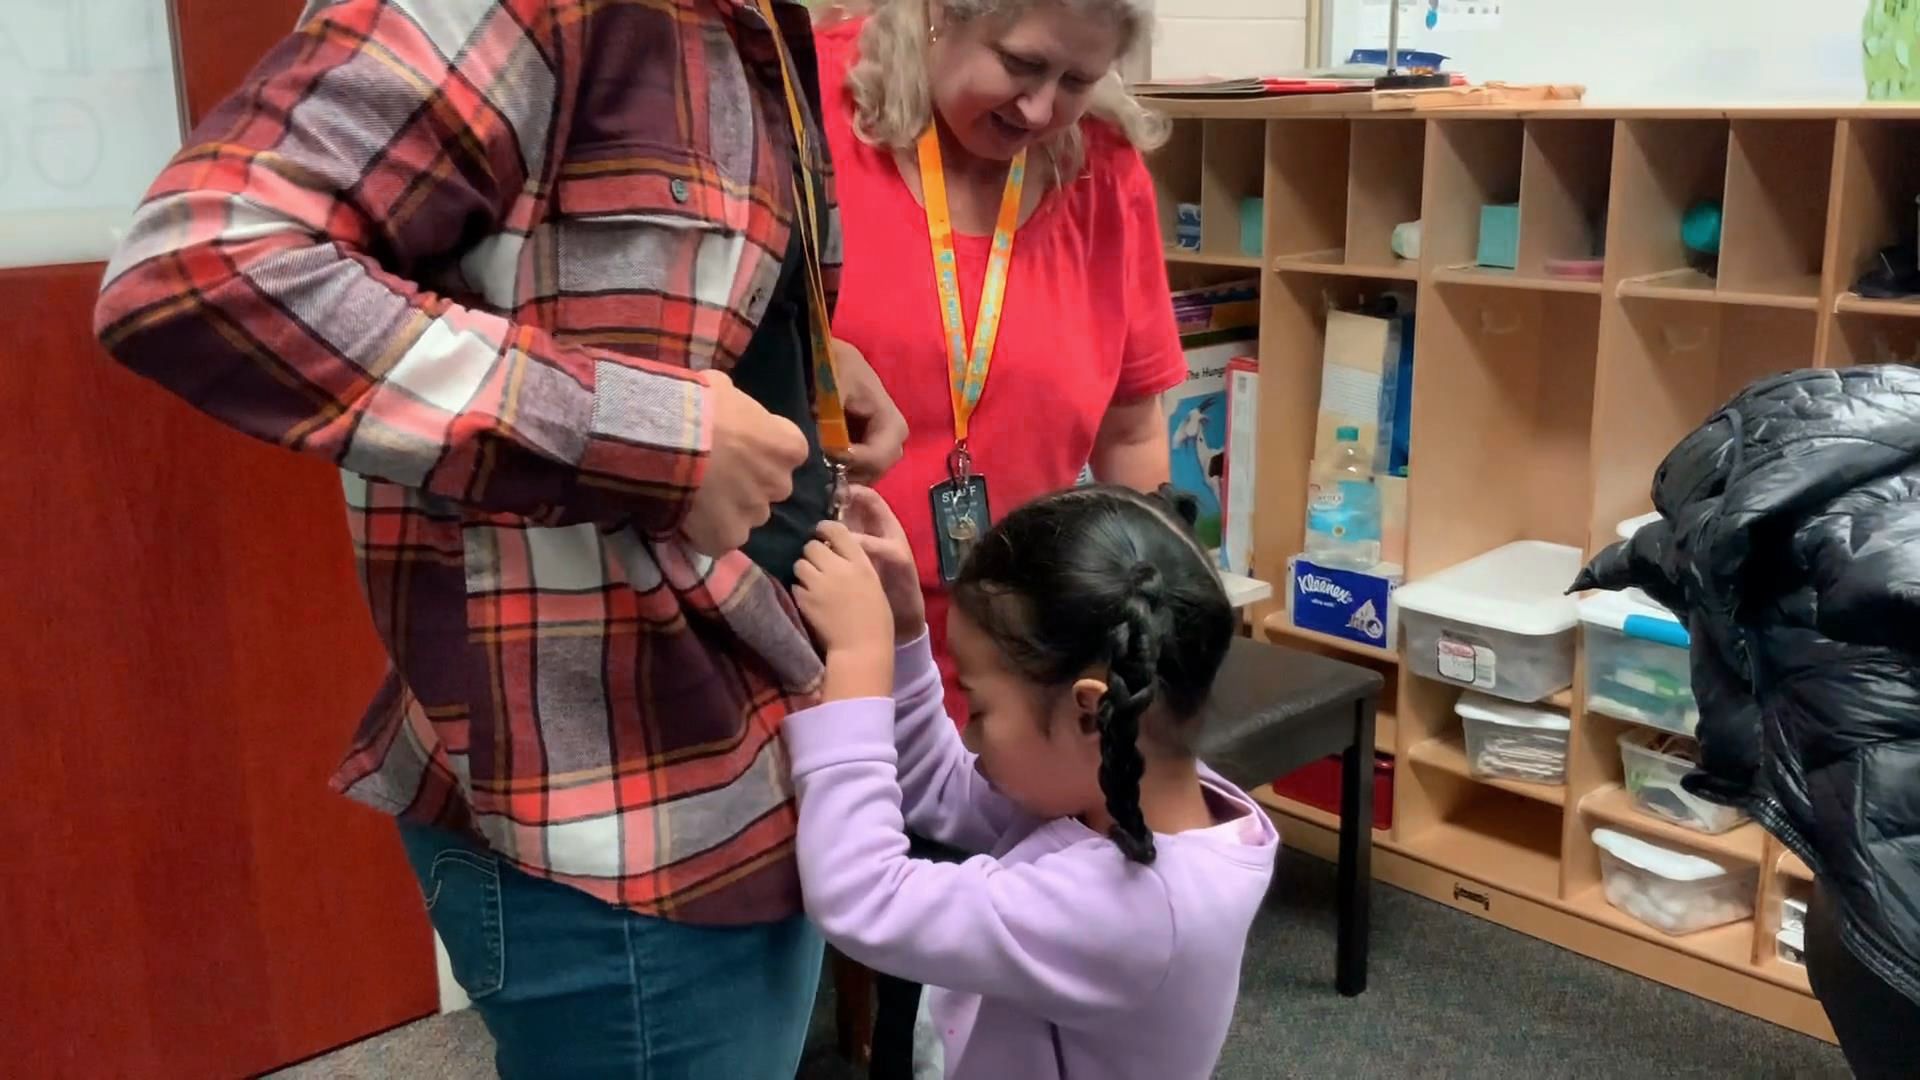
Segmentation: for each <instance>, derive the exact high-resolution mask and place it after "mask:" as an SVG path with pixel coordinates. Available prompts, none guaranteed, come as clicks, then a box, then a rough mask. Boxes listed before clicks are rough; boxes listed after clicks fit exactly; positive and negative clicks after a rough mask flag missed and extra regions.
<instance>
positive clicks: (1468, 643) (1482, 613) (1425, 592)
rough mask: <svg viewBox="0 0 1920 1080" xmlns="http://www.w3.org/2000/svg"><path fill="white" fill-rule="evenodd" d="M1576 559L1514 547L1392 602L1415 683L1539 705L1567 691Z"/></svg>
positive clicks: (1425, 582) (1566, 553) (1553, 549)
mask: <svg viewBox="0 0 1920 1080" xmlns="http://www.w3.org/2000/svg"><path fill="white" fill-rule="evenodd" d="M1579 572H1580V550H1579V549H1578V548H1571V547H1567V546H1565V545H1562V544H1549V543H1545V542H1543V541H1539V540H1521V541H1518V542H1516V543H1512V544H1508V545H1506V546H1504V547H1499V548H1495V549H1494V550H1492V551H1489V552H1487V553H1486V554H1484V555H1480V556H1477V557H1475V558H1472V559H1468V560H1467V561H1466V562H1463V563H1460V564H1459V565H1457V566H1451V567H1448V568H1447V569H1445V570H1442V571H1440V572H1439V573H1437V574H1434V575H1432V576H1430V577H1427V578H1424V579H1422V580H1420V581H1416V582H1414V583H1412V584H1411V585H1403V586H1401V587H1400V589H1399V591H1397V592H1395V593H1394V594H1393V599H1394V603H1395V604H1397V605H1399V608H1400V625H1401V626H1403V627H1405V628H1406V635H1407V664H1408V665H1409V667H1410V669H1411V670H1412V671H1413V673H1414V674H1415V675H1419V676H1422V677H1425V678H1428V679H1438V680H1440V681H1442V682H1451V683H1455V684H1458V685H1462V686H1471V687H1473V688H1474V689H1476V690H1484V691H1486V692H1487V693H1489V694H1492V695H1494V696H1495V697H1503V698H1506V699H1508V700H1509V701H1539V700H1540V699H1541V698H1544V697H1548V696H1550V695H1552V694H1555V693H1557V692H1559V691H1561V690H1564V689H1566V688H1567V687H1569V686H1571V685H1573V627H1574V624H1575V623H1576V622H1577V621H1578V618H1577V614H1578V608H1577V605H1576V603H1575V601H1574V599H1573V598H1572V597H1569V596H1567V595H1565V593H1566V591H1567V586H1569V585H1571V584H1573V579H1574V576H1575V575H1576V574H1578V573H1579Z"/></svg>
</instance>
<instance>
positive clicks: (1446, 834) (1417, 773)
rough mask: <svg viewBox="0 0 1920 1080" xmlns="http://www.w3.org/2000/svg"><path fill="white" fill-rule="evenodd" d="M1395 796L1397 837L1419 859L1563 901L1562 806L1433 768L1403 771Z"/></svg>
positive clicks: (1518, 892)
mask: <svg viewBox="0 0 1920 1080" xmlns="http://www.w3.org/2000/svg"><path fill="white" fill-rule="evenodd" d="M1394 795H1395V797H1396V800H1397V801H1396V803H1395V806H1394V836H1395V838H1396V843H1397V844H1398V845H1399V846H1400V847H1402V848H1404V849H1406V851H1407V852H1408V853H1409V854H1411V855H1413V856H1414V857H1415V858H1419V859H1423V860H1426V861H1428V862H1431V863H1434V864H1435V865H1438V866H1448V867H1461V868H1467V867H1471V868H1472V869H1471V870H1468V871H1465V872H1467V873H1469V874H1471V876H1473V877H1475V878H1478V879H1480V880H1482V881H1484V882H1486V883H1487V884H1488V885H1492V886H1494V887H1496V888H1499V889H1502V890H1505V891H1506V892H1509V893H1513V894H1515V895H1517V896H1522V897H1526V898H1528V899H1532V900H1541V901H1549V902H1550V901H1553V900H1557V899H1558V897H1559V879H1560V813H1561V811H1560V807H1558V806H1556V805H1553V804H1552V803H1548V802H1541V801H1538V800H1535V799H1531V798H1527V797H1526V796H1524V795H1519V794H1515V793H1513V792H1511V791H1506V790H1503V789H1501V788H1497V787H1493V786H1491V785H1487V784H1482V783H1479V782H1477V781H1475V780H1473V779H1470V778H1468V777H1465V776H1456V775H1454V774H1452V773H1449V772H1444V771H1441V770H1436V769H1430V768H1416V769H1403V770H1401V772H1400V775H1399V778H1398V783H1397V784H1396V787H1395V791H1394Z"/></svg>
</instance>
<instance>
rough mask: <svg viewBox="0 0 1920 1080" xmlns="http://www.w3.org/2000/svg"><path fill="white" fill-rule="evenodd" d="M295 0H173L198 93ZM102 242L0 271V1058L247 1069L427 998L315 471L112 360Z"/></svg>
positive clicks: (256, 50)
mask: <svg viewBox="0 0 1920 1080" xmlns="http://www.w3.org/2000/svg"><path fill="white" fill-rule="evenodd" d="M298 8H299V3H298V0H177V11H176V12H175V15H176V17H177V24H178V32H179V47H180V55H181V57H182V63H181V70H182V71H183V72H184V73H185V78H184V79H183V83H184V88H185V91H186V102H187V105H188V109H189V112H190V114H191V115H193V116H195V117H197V116H199V115H201V114H203V113H204V112H205V111H206V110H207V109H208V108H209V107H210V106H211V105H213V104H214V103H215V102H217V101H218V100H219V97H220V96H221V95H223V94H224V93H226V92H227V91H228V90H229V89H230V88H232V87H233V86H235V85H237V84H238V83H239V81H240V79H241V77H242V76H243V75H244V73H245V72H246V70H247V69H248V68H249V67H250V66H251V65H252V64H253V62H254V60H255V59H256V58H257V57H258V56H259V55H260V54H261V53H262V52H263V51H264V50H265V49H266V47H267V46H268V45H269V44H270V43H271V42H272V41H273V40H274V39H276V38H277V37H278V36H280V35H282V34H284V33H285V32H286V31H287V30H288V29H289V28H290V27H291V26H292V25H293V22H294V19H295V17H296V15H297V14H298ZM101 272H102V267H101V266H99V265H97V264H94V265H77V266H58V267H38V268H28V269H16V270H7V271H0V327H3V328H4V333H0V462H4V465H0V506H4V507H5V508H6V511H7V517H6V520H5V522H4V523H3V524H0V725H4V726H3V727H0V798H3V799H4V804H3V805H4V809H0V822H4V823H5V825H4V828H5V833H6V839H5V842H4V844H0V1027H4V1032H5V1033H4V1035H0V1046H4V1047H5V1057H6V1059H7V1064H6V1065H4V1066H0V1073H6V1074H7V1075H12V1076H24V1077H35V1078H38V1077H69V1076H70V1077H88V1078H91V1077H107V1076H138V1077H143V1078H146V1077H152V1078H166V1077H216V1076H238V1075H244V1074H248V1073H253V1072H258V1071H262V1070H265V1069H269V1068H272V1067H275V1066H277V1065H281V1064H285V1063H288V1062H291V1061H295V1060H298V1059H301V1058H304V1057H307V1056H310V1055H312V1054H315V1053H318V1052H320V1051H322V1050H326V1049H329V1048H331V1047H334V1046H338V1045H341V1044H343V1043H346V1042H351V1041H353V1040H355V1039H358V1038H360V1037H362V1036H365V1035H368V1034H371V1033H373V1032H376V1031H379V1030H382V1029H385V1028H388V1027H391V1026H393V1025H395V1024H398V1023H401V1022H404V1021H406V1020H409V1019H413V1018H415V1017H419V1016H423V1015H426V1014H429V1013H431V1012H432V1011H433V1010H434V1008H435V1003H436V986H435V975H434V962H433V946H432V937H431V934H430V931H429V930H428V927H427V923H426V919H425V916H424V914H423V913H422V910H421V904H420V898H419V893H418V890H417V889H416V888H415V886H414V884H413V881H412V879H411V877H410V876H409V875H408V873H407V870H406V866H405V862H404V859H403V858H402V856H401V853H400V849H399V845H398V842H397V840H396V838H395V836H394V831H393V826H392V823H391V821H389V820H388V819H386V818H384V817H382V816H380V815H378V814H375V813H373V812H371V811H368V810H364V809H361V808H359V807H357V806H354V805H353V804H350V803H348V802H347V801H345V800H343V799H341V798H339V797H338V796H335V795H333V794H332V793H331V792H330V791H329V790H328V789H327V787H326V778H327V775H328V773H329V772H330V771H331V769H332V767H333V765H334V763H335V761H336V759H337V757H338V755H339V754H340V752H341V750H342V749H343V748H344V747H345V745H346V742H347V739H348V737H349V735H350V734H351V732H352V729H353V727H354V724H355V723H356V722H357V720H358V718H359V715H360V711H361V709H362V707H363V706H364V704H365V703H366V701H367V699H368V697H369V695H370V694H371V692H372V691H373V689H374V687H375V686H376V685H377V683H378V681H379V678H380V675H381V673H382V671H383V667H384V660H383V657H382V653H381V650H380V646H379V642H378V640H377V639H376V637H375V636H374V634H373V630H372V625H371V621H370V619H369V617H368V615H367V613H366V610H365V608H364V606H363V604H362V602H361V599H360V595H359V592H358V589H357V585H356V583H355V580H354V576H353V571H352V566H351V562H350V552H349V549H348V544H347V539H346V535H345V527H344V519H343V515H342V510H341V507H340V487H339V481H338V478H337V476H336V474H335V473H334V472H333V471H332V470H331V469H329V468H327V467H326V466H324V465H322V464H319V463H315V462H311V461H305V460H300V459H296V458H295V457H293V456H292V455H290V454H287V453H284V452H282V451H278V450H275V449H272V448H270V447H266V446H263V445H260V444H257V443H254V442H251V441H249V440H247V439H246V438H244V437H242V436H240V435H237V434H235V433H233V432H230V431H228V430H226V429H224V428H222V427H220V426H218V425H216V424H215V423H213V422H212V421H209V420H207V419H205V418H204V417H202V416H200V415H199V414H197V413H195V412H193V411H192V410H190V409H188V408H187V407H186V406H185V405H183V404H181V403H180V402H178V401H176V400H175V399H173V398H172V397H170V396H168V395H167V394H165V393H163V392H161V391H160V390H158V389H157V388H155V387H153V386H151V385H149V384H147V383H145V382H143V381H141V380H140V379H138V378H135V377H134V376H132V375H131V374H129V373H127V372H126V371H124V370H122V369H120V368H118V367H116V366H115V365H113V364H112V363H111V362H109V361H108V360H107V358H106V357H105V356H104V355H103V354H102V352H101V350H100V349H99V347H98V346H97V345H96V344H95V341H94V339H93V335H92V332H91V323H92V308H93V300H94V295H95V293H96V290H97V288H98V283H99V280H100V275H101Z"/></svg>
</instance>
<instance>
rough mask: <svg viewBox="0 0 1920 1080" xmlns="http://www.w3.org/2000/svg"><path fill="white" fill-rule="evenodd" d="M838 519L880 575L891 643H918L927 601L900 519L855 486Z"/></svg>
mask: <svg viewBox="0 0 1920 1080" xmlns="http://www.w3.org/2000/svg"><path fill="white" fill-rule="evenodd" d="M842 517H843V518H844V519H845V520H846V523H847V526H848V528H850V529H851V530H852V531H853V534H854V539H855V540H857V541H859V543H860V550H862V551H864V552H866V553H867V558H868V559H869V560H870V561H871V562H872V563H873V568H874V570H876V571H878V572H879V574H880V584H881V585H882V586H883V587H884V588H885V589H886V592H887V605H888V606H889V607H891V608H892V609H893V633H894V638H895V640H896V641H898V642H899V643H900V644H902V645H904V644H906V643H908V642H910V641H915V640H918V639H919V637H920V635H921V634H923V633H925V632H926V629H927V600H926V597H925V595H924V594H922V593H921V591H920V571H919V568H918V567H916V566H915V565H914V562H913V546H912V545H911V544H909V543H908V542H907V531H906V530H905V529H903V528H901V527H900V519H899V518H898V517H895V516H894V513H893V508H892V507H890V506H888V505H887V501H886V500H885V499H883V498H881V497H880V493H879V492H877V491H875V490H873V489H872V488H868V487H860V486H858V485H855V486H854V487H852V488H850V489H848V491H847V506H846V510H845V511H844V513H843V514H842Z"/></svg>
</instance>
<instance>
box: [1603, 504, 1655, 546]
mask: <svg viewBox="0 0 1920 1080" xmlns="http://www.w3.org/2000/svg"><path fill="white" fill-rule="evenodd" d="M1659 520H1660V511H1658V510H1655V511H1653V512H1651V513H1647V514H1641V515H1640V516H1638V517H1630V518H1628V519H1627V520H1625V521H1622V522H1621V523H1620V524H1618V525H1615V526H1614V527H1613V534H1614V535H1615V536H1618V537H1619V538H1620V539H1622V540H1631V539H1633V534H1634V533H1637V532H1639V531H1640V530H1641V529H1644V528H1646V527H1647V526H1649V525H1651V524H1653V523H1654V522H1656V521H1659Z"/></svg>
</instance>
